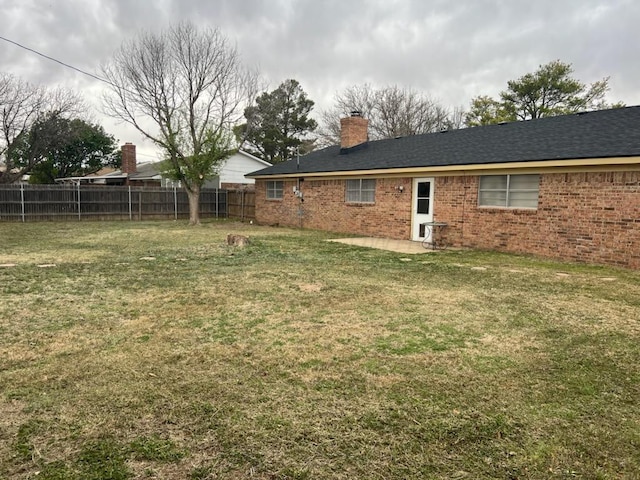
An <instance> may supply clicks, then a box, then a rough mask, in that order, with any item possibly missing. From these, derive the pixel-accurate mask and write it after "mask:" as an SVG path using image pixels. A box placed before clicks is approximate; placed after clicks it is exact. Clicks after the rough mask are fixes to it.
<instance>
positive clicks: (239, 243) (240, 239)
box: [227, 233, 249, 247]
mask: <svg viewBox="0 0 640 480" xmlns="http://www.w3.org/2000/svg"><path fill="white" fill-rule="evenodd" d="M227 245H229V246H232V247H244V246H246V245H249V237H245V236H244V235H236V234H234V233H230V234H228V235H227Z"/></svg>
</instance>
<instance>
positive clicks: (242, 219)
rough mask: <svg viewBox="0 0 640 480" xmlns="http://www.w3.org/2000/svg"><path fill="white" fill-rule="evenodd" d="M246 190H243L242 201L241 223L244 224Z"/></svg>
mask: <svg viewBox="0 0 640 480" xmlns="http://www.w3.org/2000/svg"><path fill="white" fill-rule="evenodd" d="M245 192H246V191H245V190H242V198H241V200H240V221H241V222H244V194H245Z"/></svg>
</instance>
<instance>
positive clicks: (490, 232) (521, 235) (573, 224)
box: [434, 172, 640, 268]
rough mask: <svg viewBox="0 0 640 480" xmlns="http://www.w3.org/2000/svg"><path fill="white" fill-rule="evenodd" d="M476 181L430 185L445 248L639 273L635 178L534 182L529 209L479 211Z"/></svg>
mask: <svg viewBox="0 0 640 480" xmlns="http://www.w3.org/2000/svg"><path fill="white" fill-rule="evenodd" d="M478 178H479V177H477V176H474V177H442V178H437V179H436V186H435V207H434V208H435V210H434V212H435V216H436V218H437V220H439V221H444V222H448V223H449V228H448V233H447V235H448V238H449V240H450V241H451V242H452V243H454V244H456V245H462V246H466V247H472V248H482V249H491V250H501V251H507V252H515V253H530V254H534V255H539V256H544V257H549V258H556V259H562V260H573V261H579V262H588V263H602V264H611V265H620V266H625V267H631V268H640V172H616V173H558V174H543V175H540V192H539V200H538V208H537V209H536V210H527V209H500V208H487V207H482V208H480V207H478Z"/></svg>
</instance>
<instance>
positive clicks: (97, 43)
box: [0, 0, 640, 151]
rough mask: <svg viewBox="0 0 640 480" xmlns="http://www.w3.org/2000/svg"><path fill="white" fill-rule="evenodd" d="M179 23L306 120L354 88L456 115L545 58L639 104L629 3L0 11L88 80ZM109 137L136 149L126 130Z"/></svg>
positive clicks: (191, 3)
mask: <svg viewBox="0 0 640 480" xmlns="http://www.w3.org/2000/svg"><path fill="white" fill-rule="evenodd" d="M183 20H186V21H191V22H193V23H195V24H197V25H199V26H202V27H211V26H213V27H219V28H220V29H221V30H222V31H223V32H224V33H225V34H226V35H227V36H228V37H229V39H230V40H231V41H233V42H236V44H237V46H238V49H239V51H240V53H241V55H242V58H243V59H244V61H245V62H246V63H247V64H248V65H253V66H256V67H257V68H258V69H259V70H260V71H261V72H262V74H263V75H264V77H265V78H266V79H267V80H268V81H269V87H270V88H275V87H276V86H277V85H278V84H279V83H280V82H282V81H283V80H285V79H287V78H295V79H297V80H298V81H300V83H301V85H302V87H303V88H304V89H305V91H306V92H307V93H308V94H309V97H310V98H311V99H313V100H314V101H315V102H316V105H317V109H320V108H328V107H330V106H331V102H332V99H333V96H334V94H335V93H336V92H337V91H340V90H342V89H344V88H346V87H348V86H351V85H355V84H362V83H365V82H368V83H370V84H372V85H376V86H383V85H390V84H397V85H400V86H405V87H411V88H414V89H416V90H420V91H424V92H426V93H428V94H430V95H431V96H432V97H433V98H436V99H438V100H439V101H440V102H441V103H442V104H444V105H445V106H449V107H455V106H464V107H466V106H468V104H469V101H470V100H471V98H472V97H474V96H477V95H481V94H486V95H492V96H495V95H497V94H498V93H499V91H500V90H502V89H504V88H505V86H506V82H507V80H510V79H514V78H518V77H520V76H521V75H524V74H525V73H527V72H531V71H534V70H535V69H537V67H538V66H539V65H541V64H544V63H547V62H549V61H551V60H555V59H560V60H562V61H564V62H569V63H572V64H573V67H574V70H575V76H576V78H578V79H580V80H581V81H583V82H586V83H591V82H594V81H596V80H600V79H602V78H603V77H608V76H610V77H611V79H610V85H611V92H610V100H621V101H623V102H626V103H627V104H640V89H639V88H638V87H637V78H638V77H639V74H640V62H638V61H637V45H638V44H640V33H639V32H640V30H639V29H638V28H637V25H638V22H639V21H640V2H636V1H634V0H582V1H578V0H575V1H574V0H568V1H557V0H553V1H552V0H538V1H536V2H525V1H511V2H503V1H499V0H460V1H458V2H450V1H445V0H435V1H429V2H425V1H424V0H386V1H375V0H350V1H348V2H345V1H343V0H326V1H317V0H273V1H266V0H244V1H242V2H238V1H232V0H217V1H210V0H179V1H178V0H156V1H154V2H141V1H130V0H66V1H63V2H61V1H54V0H49V1H42V0H3V32H2V36H5V37H7V38H10V39H12V40H15V41H17V42H20V43H22V44H25V45H27V46H29V47H32V48H34V49H37V50H39V51H42V52H43V53H46V54H48V55H51V56H53V57H55V58H58V59H60V60H62V61H64V62H66V63H69V64H72V65H74V66H76V67H79V68H81V69H84V70H87V71H89V72H92V73H98V72H99V68H100V65H101V64H102V63H104V62H105V61H107V60H108V59H109V58H110V57H111V55H112V54H113V52H114V51H115V50H116V49H117V48H118V47H119V46H120V45H121V44H122V42H123V41H127V40H128V39H131V38H133V37H134V36H135V35H136V34H137V33H138V32H139V31H141V30H152V31H154V30H155V31H157V30H160V29H163V28H166V27H167V26H168V25H169V24H170V23H172V22H174V23H175V22H178V21H183ZM0 56H1V58H2V60H3V61H2V69H3V70H4V71H8V72H10V73H14V74H16V75H19V76H20V77H22V78H24V79H25V80H27V81H31V82H33V83H45V84H63V85H66V86H68V87H69V88H74V89H79V90H81V91H82V92H84V93H85V95H88V96H90V97H91V99H92V101H93V103H94V104H95V105H96V108H97V107H98V106H99V98H98V97H99V93H100V91H101V89H102V88H103V86H102V85H101V84H100V83H99V82H97V81H95V80H92V79H90V78H87V77H84V76H82V75H80V74H78V73H77V72H75V71H73V70H70V69H67V68H64V67H63V66H61V65H58V64H55V63H53V62H50V61H47V60H44V59H43V58H41V57H38V56H36V55H34V54H31V53H28V52H25V51H24V50H21V49H19V48H17V47H15V46H14V45H10V44H7V43H6V42H0ZM96 115H98V116H100V113H96ZM101 118H102V117H101ZM109 122H110V120H108V119H105V127H106V128H107V129H108V128H109V127H108V125H107V124H108V123H109ZM111 126H112V127H113V128H115V129H117V132H116V135H117V136H118V137H119V138H122V139H123V140H124V139H126V140H130V139H132V140H133V141H138V140H137V138H132V137H135V136H136V133H135V132H133V131H132V130H131V129H130V128H125V127H123V126H117V125H113V124H111ZM141 151H142V150H141Z"/></svg>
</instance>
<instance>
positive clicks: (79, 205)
mask: <svg viewBox="0 0 640 480" xmlns="http://www.w3.org/2000/svg"><path fill="white" fill-rule="evenodd" d="M80 220H81V218H80V180H78V221H80Z"/></svg>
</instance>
